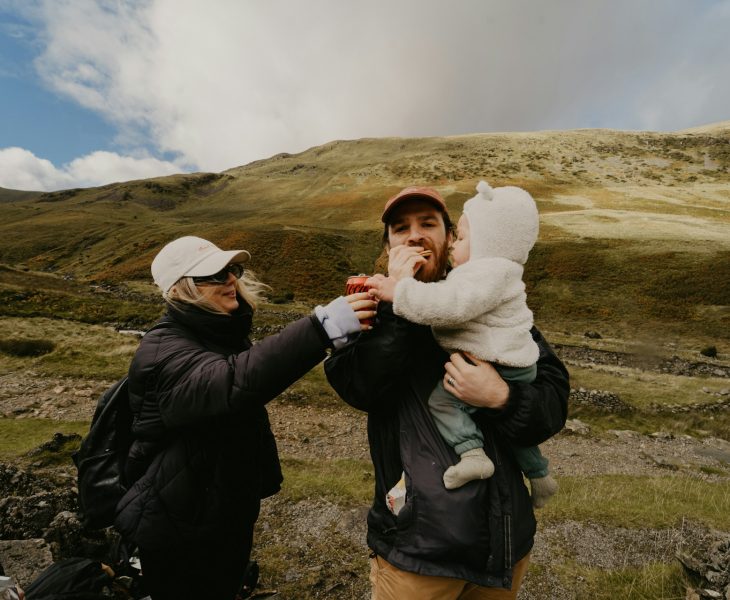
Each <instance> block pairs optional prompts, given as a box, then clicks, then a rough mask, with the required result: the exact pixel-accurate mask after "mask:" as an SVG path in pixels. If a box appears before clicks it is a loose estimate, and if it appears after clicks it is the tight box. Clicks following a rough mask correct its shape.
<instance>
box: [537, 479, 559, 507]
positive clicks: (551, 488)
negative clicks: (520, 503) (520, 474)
mask: <svg viewBox="0 0 730 600" xmlns="http://www.w3.org/2000/svg"><path fill="white" fill-rule="evenodd" d="M557 491H558V482H557V481H555V480H554V479H553V478H552V477H551V476H550V475H545V477H538V478H537V479H530V496H532V506H534V507H535V508H542V507H543V506H545V505H546V504H547V503H548V500H550V498H552V497H553V496H554V495H555V492H557Z"/></svg>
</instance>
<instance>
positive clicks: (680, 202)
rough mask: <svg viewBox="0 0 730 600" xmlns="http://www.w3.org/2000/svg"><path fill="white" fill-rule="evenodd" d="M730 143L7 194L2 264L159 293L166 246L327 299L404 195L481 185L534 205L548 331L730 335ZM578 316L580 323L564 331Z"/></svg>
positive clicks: (503, 153) (353, 148)
mask: <svg viewBox="0 0 730 600" xmlns="http://www.w3.org/2000/svg"><path fill="white" fill-rule="evenodd" d="M729 168H730V131H728V130H725V129H722V128H719V129H718V128H710V130H709V132H702V133H669V134H667V133H653V132H620V131H610V130H577V131H567V132H560V131H552V132H537V133H513V134H475V135H467V136H453V137H443V138H417V139H405V138H385V139H362V140H353V141H335V142H331V143H328V144H324V145H322V146H319V147H316V148H312V149H310V150H307V151H305V152H302V153H299V154H296V155H287V154H279V155H276V156H273V157H271V158H269V159H266V160H261V161H256V162H254V163H251V164H248V165H245V166H241V167H237V168H234V169H230V170H228V171H226V172H223V173H220V174H212V173H196V174H189V175H175V176H171V177H162V178H154V179H149V180H140V181H131V182H126V183H117V184H111V185H107V186H102V187H99V188H91V189H83V190H65V191H60V192H53V193H46V194H36V195H31V196H26V197H23V196H16V197H14V198H13V199H12V200H8V199H7V198H8V196H7V193H8V192H7V191H3V194H0V199H2V198H5V201H4V202H3V204H2V211H3V220H2V223H0V262H3V263H6V264H8V265H10V266H11V267H21V268H29V269H34V270H45V271H52V272H55V273H58V274H65V275H71V276H74V277H76V278H79V279H87V280H88V279H90V280H103V281H117V282H120V281H129V280H137V279H139V280H148V278H149V276H148V268H149V263H150V261H151V259H152V257H153V256H154V254H155V252H156V251H157V250H158V249H159V248H160V247H161V246H162V245H163V244H164V243H165V242H167V241H169V240H170V239H172V238H174V237H176V236H179V235H183V234H196V235H201V236H203V237H208V238H210V239H212V240H213V241H215V242H216V243H219V244H220V245H223V246H228V247H244V248H247V249H249V250H250V251H251V253H252V255H253V260H252V262H251V268H252V269H254V270H255V271H256V272H257V273H259V275H260V276H261V277H262V279H263V280H264V281H266V282H268V283H271V284H272V285H273V286H274V288H275V289H276V291H277V293H281V292H285V291H289V292H292V293H294V294H295V296H296V297H297V298H300V299H305V300H308V301H309V300H323V299H325V298H326V297H328V296H331V295H332V294H334V293H338V292H339V291H340V289H341V285H342V282H343V281H344V278H345V277H346V276H347V275H348V274H350V273H352V272H368V271H371V270H372V269H373V263H374V261H375V259H376V258H377V256H378V254H379V248H378V244H379V242H378V240H379V237H380V234H381V224H380V223H379V215H380V211H381V209H382V206H383V203H384V201H385V200H386V199H387V198H388V197H389V196H390V195H391V194H393V193H395V192H396V191H397V190H398V189H400V188H402V187H404V186H406V185H412V184H414V183H417V184H427V185H432V186H434V187H436V188H438V189H439V190H440V191H441V192H442V194H443V195H444V197H445V198H446V201H447V203H448V205H449V207H450V209H451V210H453V211H454V212H455V213H456V214H458V213H459V211H460V208H461V205H462V204H463V202H464V201H465V200H466V199H467V198H469V197H470V196H471V195H473V193H474V186H475V184H476V183H477V182H478V181H479V179H486V180H487V181H489V183H490V184H492V185H494V186H496V185H505V184H514V185H521V186H523V187H525V188H526V189H528V190H529V191H530V192H531V193H532V194H533V195H534V196H535V198H536V200H537V202H538V206H539V209H540V214H541V234H540V241H539V242H538V245H537V247H536V248H535V250H534V251H533V253H532V255H531V258H530V261H529V263H528V267H527V272H526V277H527V280H528V283H529V285H530V294H531V296H530V298H531V306H532V307H534V308H535V310H536V313H537V315H538V318H541V317H544V318H547V319H548V320H550V321H551V322H552V323H554V324H555V325H558V323H559V322H561V323H562V322H570V323H573V324H575V323H579V324H581V325H579V326H583V324H585V326H588V325H590V324H591V323H597V322H598V323H601V322H607V323H611V324H612V327H620V326H623V327H626V328H627V329H628V330H631V329H632V328H636V327H639V328H646V329H647V330H651V329H652V327H654V328H655V327H656V324H657V323H659V324H663V325H667V326H669V325H671V328H672V329H675V328H676V327H679V329H681V330H682V331H689V330H691V331H692V332H694V334H697V335H701V336H704V337H707V336H715V334H716V333H717V334H718V335H721V336H723V337H724V339H727V336H728V334H727V333H721V334H720V333H719V332H720V331H725V332H726V331H730V326H728V325H730V320H729V319H730V316H729V314H728V306H727V298H728V297H730V274H729V273H728V268H729V267H727V266H726V265H728V264H729V263H730V261H728V260H727V259H728V257H730V171H729ZM568 313H569V315H570V318H569V319H568Z"/></svg>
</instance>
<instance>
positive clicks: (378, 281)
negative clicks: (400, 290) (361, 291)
mask: <svg viewBox="0 0 730 600" xmlns="http://www.w3.org/2000/svg"><path fill="white" fill-rule="evenodd" d="M396 283H397V282H396V280H395V279H393V278H392V277H386V276H385V275H380V274H378V275H373V276H372V277H371V278H370V279H368V280H367V281H366V282H365V285H366V286H367V287H368V288H370V289H369V290H368V294H370V295H371V296H372V297H373V298H377V299H378V300H385V301H386V302H393V298H394V297H395V284H396Z"/></svg>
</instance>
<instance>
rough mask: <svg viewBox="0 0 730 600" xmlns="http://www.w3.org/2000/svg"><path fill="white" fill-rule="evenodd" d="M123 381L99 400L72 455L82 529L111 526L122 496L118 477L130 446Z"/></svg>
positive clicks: (122, 491)
mask: <svg viewBox="0 0 730 600" xmlns="http://www.w3.org/2000/svg"><path fill="white" fill-rule="evenodd" d="M127 386H128V383H127V378H126V377H124V378H122V379H120V380H119V381H117V382H116V383H115V384H114V385H113V386H111V387H110V388H109V389H108V390H106V391H105V392H104V393H103V394H102V395H101V398H99V402H98V403H97V405H96V410H95V411H94V416H93V418H92V419H91V427H90V428H89V434H88V435H87V436H86V437H85V438H84V439H83V440H82V441H81V446H80V447H79V449H78V451H77V452H75V453H74V455H73V461H74V463H75V464H76V468H77V470H78V490H79V509H80V510H81V515H82V522H83V524H84V526H85V527H89V528H92V529H101V528H102V527H109V526H110V525H112V524H113V523H114V516H115V512H116V507H117V503H118V502H119V500H121V499H122V496H123V495H124V494H125V493H126V491H127V488H126V487H125V485H124V483H123V478H122V473H123V472H124V463H125V461H126V460H127V454H128V452H129V447H130V445H131V443H132V410H131V408H130V406H129V393H128V390H127Z"/></svg>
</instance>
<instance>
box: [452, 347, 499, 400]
mask: <svg viewBox="0 0 730 600" xmlns="http://www.w3.org/2000/svg"><path fill="white" fill-rule="evenodd" d="M467 356H468V357H469V360H470V361H471V362H473V363H474V364H473V365H472V364H469V363H468V362H467V361H466V360H465V359H464V357H463V356H462V355H461V354H460V353H458V352H456V353H454V354H452V355H451V356H450V357H449V358H450V359H451V360H450V361H449V362H447V363H446V374H445V375H444V389H446V391H447V392H451V393H452V394H453V395H454V396H456V397H457V398H458V399H459V400H461V401H463V402H466V403H467V404H471V405H472V406H476V407H478V408H494V409H500V408H504V407H505V406H506V404H507V398H508V397H509V386H508V385H507V383H506V382H505V380H504V379H502V377H501V376H500V375H499V373H498V372H497V370H496V369H495V368H494V367H493V366H492V365H491V364H490V363H488V362H486V361H483V360H479V359H478V358H475V357H473V356H472V355H471V354H467Z"/></svg>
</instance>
